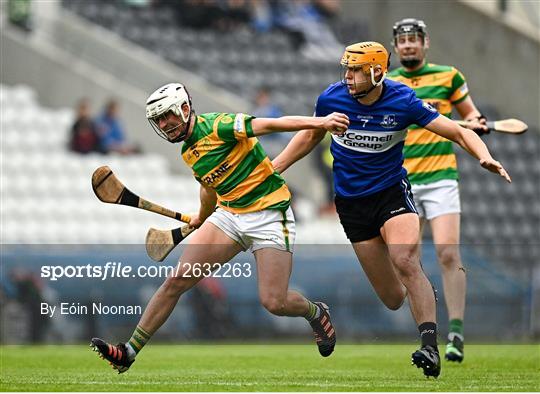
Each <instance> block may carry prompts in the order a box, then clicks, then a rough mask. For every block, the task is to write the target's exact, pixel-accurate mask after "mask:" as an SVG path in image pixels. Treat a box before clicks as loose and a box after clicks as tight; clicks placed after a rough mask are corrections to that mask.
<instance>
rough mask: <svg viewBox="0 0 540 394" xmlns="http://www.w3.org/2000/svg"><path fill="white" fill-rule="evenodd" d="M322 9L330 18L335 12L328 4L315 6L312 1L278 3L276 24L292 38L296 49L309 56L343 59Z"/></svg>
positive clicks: (337, 42) (319, 58) (301, 0)
mask: <svg viewBox="0 0 540 394" xmlns="http://www.w3.org/2000/svg"><path fill="white" fill-rule="evenodd" d="M338 6H339V3H338ZM320 9H323V10H324V12H325V15H326V16H328V15H329V13H331V12H332V11H331V9H329V8H327V7H325V3H324V2H321V3H319V4H317V6H315V4H314V3H313V2H311V1H309V0H291V1H286V2H285V1H280V2H278V3H277V8H276V19H275V24H276V26H277V27H280V28H282V29H284V30H285V31H286V32H287V33H288V34H289V35H290V38H291V42H292V44H293V46H294V47H295V48H296V49H298V50H301V51H302V54H303V55H304V56H305V57H308V58H310V59H313V60H320V61H327V60H328V59H331V58H334V57H338V56H339V54H340V53H341V50H342V45H341V44H340V43H339V41H338V40H337V38H336V36H335V35H334V32H333V31H332V30H331V29H330V27H329V26H328V24H327V21H326V19H325V16H323V15H322V14H321V13H320ZM333 12H337V10H334V11H333Z"/></svg>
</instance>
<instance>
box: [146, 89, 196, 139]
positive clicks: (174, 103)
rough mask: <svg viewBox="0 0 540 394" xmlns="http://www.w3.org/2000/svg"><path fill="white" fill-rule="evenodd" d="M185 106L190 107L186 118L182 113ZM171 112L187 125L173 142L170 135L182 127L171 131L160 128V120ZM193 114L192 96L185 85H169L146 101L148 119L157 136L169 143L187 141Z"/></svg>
mask: <svg viewBox="0 0 540 394" xmlns="http://www.w3.org/2000/svg"><path fill="white" fill-rule="evenodd" d="M184 104H187V105H188V107H189V113H188V115H187V116H184V112H183V111H182V106H183V105H184ZM169 111H172V113H173V114H175V115H176V116H180V117H181V118H182V121H183V122H184V123H185V124H186V128H185V130H184V131H183V132H182V133H180V134H179V135H178V136H177V137H175V138H174V139H173V140H171V139H169V136H168V133H170V132H171V131H172V130H174V129H176V128H177V127H180V126H181V125H178V126H175V127H174V128H171V129H169V130H161V128H160V127H159V120H160V118H161V117H162V116H166V115H167V113H168V112H169ZM192 113H193V110H192V107H191V96H190V95H189V93H188V91H187V90H186V88H185V87H184V85H182V84H180V83H169V84H167V85H165V86H162V87H160V88H159V89H158V90H156V91H155V92H154V93H152V94H151V95H150V97H148V100H146V119H148V121H149V122H150V125H151V126H152V128H153V129H154V131H155V132H156V133H157V135H159V136H160V137H161V138H164V139H166V140H167V141H169V142H173V143H174V142H180V141H182V140H184V139H185V137H186V134H187V132H188V130H189V127H190V123H191V114H192Z"/></svg>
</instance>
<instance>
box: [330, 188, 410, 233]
mask: <svg viewBox="0 0 540 394" xmlns="http://www.w3.org/2000/svg"><path fill="white" fill-rule="evenodd" d="M336 209H337V213H338V215H339V220H340V221H341V225H342V226H343V229H344V230H345V234H347V238H349V240H350V241H351V242H360V241H365V240H368V239H371V238H375V237H377V236H379V235H381V227H382V226H383V224H384V223H385V222H386V221H387V220H388V219H390V218H393V217H394V216H398V215H402V214H404V213H415V214H418V212H417V211H416V207H415V206H414V200H413V195H412V192H411V184H410V183H409V181H408V180H407V179H403V180H401V181H400V182H398V183H396V184H395V185H393V186H390V187H388V188H386V189H384V190H381V191H379V192H377V193H373V194H370V195H369V196H365V197H353V198H343V197H339V196H336Z"/></svg>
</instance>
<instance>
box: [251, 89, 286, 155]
mask: <svg viewBox="0 0 540 394" xmlns="http://www.w3.org/2000/svg"><path fill="white" fill-rule="evenodd" d="M252 113H253V115H254V116H256V117H257V118H279V117H281V116H283V111H282V110H281V108H279V106H278V105H277V104H275V103H274V102H272V92H271V90H270V88H269V87H268V86H261V87H260V88H259V90H258V91H257V93H256V95H255V108H254V109H253V111H252ZM257 138H258V140H259V141H260V142H261V144H262V146H263V148H264V150H265V152H266V154H267V155H268V157H270V158H274V157H275V156H277V155H278V154H279V153H280V152H281V151H282V150H283V148H285V145H286V144H287V143H288V142H289V140H290V138H289V137H288V136H287V134H286V133H274V134H267V135H263V136H260V137H257Z"/></svg>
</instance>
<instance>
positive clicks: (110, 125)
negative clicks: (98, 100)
mask: <svg viewBox="0 0 540 394" xmlns="http://www.w3.org/2000/svg"><path fill="white" fill-rule="evenodd" d="M118 112H119V105H118V102H117V101H116V100H114V99H111V100H109V101H108V102H107V104H106V105H105V109H104V111H103V114H102V115H101V116H100V117H99V118H98V119H97V126H98V130H99V136H100V138H101V146H102V147H103V149H104V150H105V152H106V153H112V152H115V153H120V154H123V155H129V154H133V153H140V149H139V147H137V146H135V145H132V144H130V143H129V142H127V140H126V133H125V131H124V127H123V126H122V124H121V122H120V120H119V118H118Z"/></svg>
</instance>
